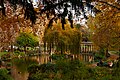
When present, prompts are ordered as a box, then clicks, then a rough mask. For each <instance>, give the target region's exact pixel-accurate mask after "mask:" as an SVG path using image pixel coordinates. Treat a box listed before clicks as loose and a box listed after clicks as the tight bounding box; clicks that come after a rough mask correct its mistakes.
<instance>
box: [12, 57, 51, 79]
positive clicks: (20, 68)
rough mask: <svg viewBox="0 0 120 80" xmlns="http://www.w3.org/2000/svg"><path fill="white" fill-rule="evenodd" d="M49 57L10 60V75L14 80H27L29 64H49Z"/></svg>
mask: <svg viewBox="0 0 120 80" xmlns="http://www.w3.org/2000/svg"><path fill="white" fill-rule="evenodd" d="M50 61H51V60H50V58H49V55H40V56H32V57H25V58H20V59H19V58H17V59H13V60H12V67H11V75H12V77H13V78H14V80H27V78H28V76H29V73H28V71H27V68H28V66H30V65H31V64H43V63H47V62H50Z"/></svg>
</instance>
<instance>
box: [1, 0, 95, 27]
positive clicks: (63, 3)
mask: <svg viewBox="0 0 120 80" xmlns="http://www.w3.org/2000/svg"><path fill="white" fill-rule="evenodd" d="M4 2H9V3H10V4H11V5H12V7H13V9H14V10H13V11H14V12H15V10H17V8H18V5H20V6H22V10H23V11H24V18H25V19H30V20H31V22H32V24H35V22H36V20H37V14H40V16H43V15H42V14H46V17H47V18H48V19H50V21H49V25H48V27H50V26H51V25H52V22H53V21H54V20H56V19H61V23H62V28H63V29H65V28H64V24H66V21H65V18H66V17H67V16H68V21H69V22H70V24H71V28H73V14H72V10H75V13H76V14H74V15H76V16H79V15H80V14H81V12H82V13H83V15H84V17H85V18H87V16H86V15H85V12H84V4H85V5H87V7H88V8H89V10H90V9H93V7H94V6H93V5H91V2H92V0H76V1H74V0H39V5H38V8H39V11H38V12H36V11H35V9H34V6H33V4H32V0H0V5H1V11H2V13H3V15H5V14H6V13H5V9H6V7H5V6H4ZM68 8H70V10H69V9H68ZM61 9H62V10H63V11H61ZM18 15H19V14H18ZM51 16H52V17H51Z"/></svg>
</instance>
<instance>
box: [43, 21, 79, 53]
mask: <svg viewBox="0 0 120 80" xmlns="http://www.w3.org/2000/svg"><path fill="white" fill-rule="evenodd" d="M60 27H61V25H60V23H59V21H58V22H57V23H56V24H54V25H53V28H52V29H46V31H45V35H44V42H46V43H48V47H49V48H54V47H56V51H57V52H61V54H63V53H64V52H65V51H70V52H71V53H75V54H77V53H79V52H80V51H79V47H80V45H79V44H80V41H81V31H80V30H79V29H77V28H74V29H71V28H70V27H69V24H68V23H67V24H66V25H65V28H67V29H66V30H62V29H61V28H60ZM53 46H54V47H53Z"/></svg>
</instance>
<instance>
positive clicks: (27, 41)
mask: <svg viewBox="0 0 120 80" xmlns="http://www.w3.org/2000/svg"><path fill="white" fill-rule="evenodd" d="M16 43H17V45H18V46H20V47H26V46H27V47H35V46H38V44H39V42H38V39H37V37H36V36H34V35H32V34H31V33H20V35H19V36H18V37H17V39H16Z"/></svg>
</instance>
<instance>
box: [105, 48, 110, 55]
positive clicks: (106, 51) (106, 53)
mask: <svg viewBox="0 0 120 80" xmlns="http://www.w3.org/2000/svg"><path fill="white" fill-rule="evenodd" d="M105 56H106V57H109V53H108V48H107V49H106V50H105Z"/></svg>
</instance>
